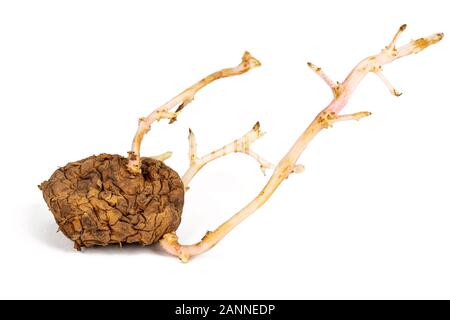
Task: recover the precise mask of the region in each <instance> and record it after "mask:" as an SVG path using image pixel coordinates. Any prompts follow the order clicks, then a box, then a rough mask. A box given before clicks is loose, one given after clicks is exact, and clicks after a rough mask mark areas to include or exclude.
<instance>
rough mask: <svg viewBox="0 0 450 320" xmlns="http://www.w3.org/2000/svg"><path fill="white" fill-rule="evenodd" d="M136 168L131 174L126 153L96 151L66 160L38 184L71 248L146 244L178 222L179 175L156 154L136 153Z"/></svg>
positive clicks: (181, 200) (181, 190) (180, 205)
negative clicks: (138, 162) (141, 155)
mask: <svg viewBox="0 0 450 320" xmlns="http://www.w3.org/2000/svg"><path fill="white" fill-rule="evenodd" d="M141 168H142V170H141V171H142V173H140V174H138V175H134V174H131V173H129V172H128V170H127V159H126V158H123V157H121V156H118V155H110V154H100V155H98V156H92V157H89V158H86V159H83V160H80V161H77V162H71V163H68V164H67V165H66V166H64V167H62V168H60V169H58V170H56V171H55V173H53V175H52V176H51V177H50V179H49V180H48V181H45V182H43V183H42V184H41V186H40V187H41V189H42V191H43V193H44V199H45V201H46V202H47V205H48V207H49V208H50V210H51V211H52V212H53V215H54V216H55V220H56V222H57V223H58V225H59V229H60V230H61V231H62V232H63V233H64V234H65V235H66V236H67V237H68V238H69V239H71V240H73V241H74V243H75V248H77V249H80V248H81V247H83V246H84V247H91V246H94V245H101V246H105V245H108V244H110V243H119V244H121V243H139V244H142V245H148V244H152V243H154V242H156V241H158V240H159V239H160V238H161V237H162V236H163V235H164V234H166V233H168V232H172V231H175V230H176V229H177V228H178V226H179V224H180V222H181V213H182V211H183V203H184V187H183V182H182V181H181V178H180V177H179V176H178V174H177V173H176V172H175V171H174V170H172V169H171V168H169V167H168V166H166V165H165V164H164V163H163V162H162V161H159V160H154V159H151V158H142V164H141Z"/></svg>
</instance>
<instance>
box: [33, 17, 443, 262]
mask: <svg viewBox="0 0 450 320" xmlns="http://www.w3.org/2000/svg"><path fill="white" fill-rule="evenodd" d="M405 29H406V25H402V26H401V27H400V28H399V29H398V31H397V33H396V34H395V36H394V37H393V39H392V41H391V42H390V43H389V45H388V46H386V47H385V48H383V49H382V50H381V52H380V53H378V54H376V55H372V56H369V57H367V58H366V59H363V60H362V61H361V62H359V63H358V64H357V65H356V66H355V67H354V68H353V70H352V71H351V72H350V73H349V75H348V76H347V78H346V79H345V80H344V81H343V82H341V83H339V82H334V81H332V80H331V79H330V78H329V77H328V76H327V75H326V74H325V73H324V71H323V70H322V68H319V67H317V66H315V65H314V64H312V63H308V66H309V67H310V68H311V69H312V70H313V71H314V72H315V73H317V75H318V76H319V77H321V78H322V79H323V80H324V81H325V83H326V84H327V85H328V86H329V87H330V88H331V90H332V93H333V96H334V98H333V99H332V101H331V102H330V103H329V104H328V106H326V107H325V108H324V109H322V110H321V111H320V112H319V113H318V114H317V116H316V117H315V118H314V119H313V121H312V122H311V123H310V124H309V125H308V127H307V128H306V129H305V131H303V132H302V133H301V134H300V136H299V137H298V138H297V140H296V141H295V142H294V143H293V145H292V147H291V148H290V149H289V150H288V152H287V153H286V154H285V155H284V156H283V158H282V159H281V160H280V161H279V162H278V164H276V165H273V164H271V163H269V162H268V161H266V160H264V159H263V158H262V157H261V156H259V155H258V154H256V153H255V152H254V151H253V150H251V148H250V147H251V144H252V143H253V142H254V141H255V140H257V139H258V138H260V137H261V136H262V135H263V132H262V131H261V129H260V125H259V122H257V123H256V124H255V125H254V126H253V127H252V129H251V130H250V131H249V132H247V133H246V134H245V135H243V136H242V137H241V138H239V139H237V140H234V141H233V142H231V143H229V144H227V145H225V146H223V147H222V148H219V149H217V150H214V151H213V152H211V153H208V154H206V155H204V156H202V157H199V156H198V155H197V142H196V138H195V135H194V133H193V132H192V130H189V168H188V170H187V171H186V172H185V173H184V174H183V176H182V178H180V177H179V176H178V174H177V173H176V172H175V171H174V170H172V169H171V168H169V167H168V166H166V165H165V164H164V163H163V161H164V160H165V159H167V158H168V157H170V153H165V154H163V155H161V156H159V157H153V158H148V157H141V155H140V147H141V143H142V139H143V137H144V136H145V134H146V133H147V132H148V131H149V130H150V127H151V125H152V124H153V122H155V121H159V120H161V119H168V120H169V123H173V122H174V121H175V120H176V119H177V116H178V115H179V114H180V113H181V111H182V110H184V108H185V107H186V105H187V104H189V103H190V102H192V100H193V99H194V96H195V94H196V93H197V91H199V90H200V89H202V88H203V87H205V86H206V85H208V84H209V83H211V82H213V81H215V80H217V79H220V78H225V77H230V76H235V75H240V74H243V73H245V72H247V71H249V70H250V69H252V68H255V67H258V66H260V62H259V61H258V60H257V59H255V58H253V57H252V56H251V55H250V53H248V52H245V53H244V56H243V57H242V62H241V63H240V64H239V65H238V66H236V67H234V68H226V69H222V70H220V71H217V72H214V73H212V74H210V75H209V76H207V77H205V78H204V79H202V80H200V81H199V82H197V83H196V84H194V85H193V86H191V87H190V88H188V89H186V90H185V91H183V92H182V93H180V94H179V95H177V96H176V97H174V98H173V99H171V100H170V101H168V102H167V103H165V104H164V105H162V106H161V107H159V108H157V109H155V110H154V111H153V112H152V113H150V114H149V115H148V116H147V117H145V118H141V119H139V126H138V130H137V131H136V134H135V136H134V138H133V142H132V149H131V151H130V152H128V159H127V158H124V157H121V156H119V155H109V154H100V155H98V156H91V157H89V158H86V159H84V160H80V161H77V162H71V163H69V164H67V165H66V166H64V167H62V168H60V169H58V170H56V171H55V172H54V173H53V175H52V176H51V177H50V179H49V180H48V181H45V182H43V183H42V184H41V186H40V188H41V189H42V191H43V194H44V199H45V201H46V202H47V205H48V207H49V208H50V210H51V211H52V213H53V215H54V217H55V220H56V222H57V223H58V225H59V228H60V230H61V231H62V232H63V233H64V234H65V235H66V236H67V237H68V238H70V239H71V240H73V241H74V243H75V247H76V248H77V249H80V248H81V247H83V246H85V247H90V246H94V245H102V246H105V245H108V244H113V243H116V244H117V243H118V244H121V243H139V244H142V245H149V244H152V243H155V242H157V241H159V243H160V244H161V246H162V247H163V249H164V250H165V251H166V252H168V253H169V254H172V255H174V256H177V257H178V258H180V259H181V260H182V261H184V262H186V261H188V260H189V258H190V257H192V256H195V255H198V254H201V253H203V252H205V251H207V250H209V249H211V248H212V247H213V246H215V245H216V244H217V243H218V242H219V241H220V240H221V239H223V238H224V237H225V236H226V235H227V234H228V233H229V232H230V231H231V230H233V229H234V228H235V227H236V226H237V225H239V223H241V222H242V221H243V220H244V219H246V218H247V217H249V216H250V215H251V214H252V213H253V212H255V211H256V210H257V209H258V208H259V207H261V206H262V205H263V204H264V203H265V202H266V201H267V200H268V199H269V198H270V196H271V195H272V194H273V193H274V192H275V190H276V189H277V188H278V186H279V185H280V184H281V183H282V182H283V181H284V180H285V179H286V178H287V177H289V175H290V174H292V173H301V172H302V171H303V170H304V167H303V165H301V164H298V163H297V161H298V159H299V157H300V156H301V154H302V153H303V151H304V150H305V149H306V147H307V146H308V144H309V143H310V142H311V141H312V139H313V138H314V137H315V136H316V135H317V134H318V133H319V132H320V131H322V130H323V129H327V128H330V127H332V125H333V124H335V123H337V122H343V121H347V120H359V119H361V118H365V117H367V116H369V115H370V114H371V113H370V112H367V111H363V112H356V113H352V114H340V112H341V111H342V110H343V108H344V107H345V106H346V105H347V103H348V101H349V99H350V97H351V95H352V94H353V92H354V91H355V89H356V88H357V86H358V84H359V83H360V82H361V80H362V79H363V78H364V77H365V76H366V75H367V74H368V73H375V74H376V75H377V76H378V77H379V78H380V79H381V80H382V81H383V82H384V83H385V85H386V86H387V88H388V89H389V91H390V92H391V93H392V94H393V95H394V96H400V95H401V93H399V92H398V91H397V90H396V89H395V88H394V87H393V86H392V84H391V83H390V82H389V81H388V80H387V78H386V77H385V76H384V75H383V74H382V73H381V71H382V67H383V66H384V65H387V64H388V63H390V62H392V61H394V60H396V59H398V58H402V57H405V56H408V55H410V54H413V53H418V52H420V51H422V50H423V49H425V48H427V47H428V46H430V45H433V44H435V43H437V42H439V41H440V40H441V39H442V38H443V34H442V33H436V34H432V35H430V36H428V37H424V38H419V39H417V40H412V41H411V42H409V43H408V44H406V45H403V46H401V47H398V48H397V47H396V42H397V40H398V38H399V36H400V34H401V33H402V32H403V31H404V30H405ZM171 110H175V111H171ZM235 152H241V153H244V154H247V155H249V156H250V157H252V158H254V159H255V160H256V161H257V162H258V163H259V165H260V168H261V170H262V171H263V172H265V170H266V169H273V173H272V175H271V177H270V178H269V180H268V181H267V183H266V185H265V186H264V187H263V189H262V190H261V191H260V192H259V193H258V195H256V196H255V198H254V199H253V200H251V201H250V202H249V203H248V204H247V205H246V206H244V207H243V208H242V209H241V210H240V211H239V212H237V213H236V214H235V215H233V216H232V217H231V218H230V219H228V220H227V221H226V222H224V223H223V224H222V225H220V226H219V227H218V228H217V229H215V230H214V231H212V232H209V231H208V232H207V233H206V235H205V236H204V237H203V238H202V239H201V240H200V241H199V242H198V243H196V244H192V245H182V244H180V243H179V242H178V237H177V235H176V233H175V231H176V230H177V228H178V226H179V224H180V221H181V214H182V211H183V203H184V192H185V191H186V190H188V188H189V183H190V181H191V180H192V178H193V177H194V176H195V175H196V174H197V173H198V171H199V170H200V169H202V168H203V167H204V166H205V165H206V164H207V163H209V162H211V161H213V160H215V159H217V158H219V157H222V156H225V155H227V154H231V153H235Z"/></svg>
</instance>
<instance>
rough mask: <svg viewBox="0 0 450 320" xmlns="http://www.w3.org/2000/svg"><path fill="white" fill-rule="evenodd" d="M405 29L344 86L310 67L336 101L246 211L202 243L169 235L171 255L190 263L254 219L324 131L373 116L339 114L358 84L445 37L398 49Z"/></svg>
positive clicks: (166, 242)
mask: <svg viewBox="0 0 450 320" xmlns="http://www.w3.org/2000/svg"><path fill="white" fill-rule="evenodd" d="M405 28H406V25H402V26H401V27H400V28H399V30H398V31H397V33H396V34H395V36H394V38H393V39H392V41H391V42H390V44H389V45H388V46H387V47H385V48H384V49H383V50H382V51H381V52H380V53H379V54H377V55H373V56H370V57H368V58H366V59H364V60H362V61H361V62H360V63H358V64H357V65H356V67H355V68H354V69H353V70H352V71H351V72H350V74H349V75H348V76H347V78H346V79H345V80H344V81H343V82H342V83H337V82H336V83H334V82H333V81H331V80H330V78H328V76H326V75H325V73H324V72H323V71H322V69H320V68H318V67H316V66H314V65H313V64H312V63H309V64H308V65H309V67H310V68H311V69H313V70H314V71H315V72H316V73H317V74H318V75H319V76H320V77H321V78H322V79H323V80H324V81H325V82H326V83H327V84H328V85H329V86H330V87H331V89H332V90H333V94H334V99H333V100H332V101H331V102H330V104H329V105H328V106H327V107H325V108H324V109H323V110H322V111H320V112H319V113H318V115H317V116H316V117H315V118H314V120H313V121H312V122H311V123H310V124H309V126H308V127H307V128H306V130H305V131H304V132H303V133H302V134H301V135H300V136H299V138H298V139H297V140H296V141H295V143H294V144H293V145H292V147H291V148H290V150H289V151H288V152H287V153H286V155H285V156H284V157H283V158H282V159H281V160H280V162H279V163H278V164H277V165H276V167H275V169H274V171H273V174H272V176H271V177H270V179H269V181H268V182H267V184H266V185H265V186H264V187H263V189H262V190H261V191H260V192H259V194H258V195H257V196H256V197H255V198H254V199H253V200H252V201H250V202H249V203H248V204H247V205H246V206H245V207H244V208H242V209H241V210H240V211H239V212H237V213H236V214H235V215H233V216H232V217H231V218H230V219H229V220H227V221H226V222H224V223H223V224H222V225H220V226H219V227H218V228H217V229H216V230H214V231H212V232H207V233H206V235H205V236H204V237H203V238H202V239H201V240H200V241H199V242H198V243H196V244H193V245H182V244H180V243H179V242H178V237H177V235H176V234H175V233H168V234H166V235H165V236H164V237H163V238H162V239H161V240H160V244H161V245H162V247H163V248H164V249H165V250H166V251H167V252H168V253H170V254H172V255H174V256H177V257H178V258H180V259H181V260H182V261H184V262H186V261H188V260H189V258H190V257H192V256H195V255H198V254H201V253H203V252H205V251H207V250H209V249H211V248H212V247H213V246H214V245H216V244H217V243H218V242H219V241H220V240H221V239H222V238H223V237H225V236H226V235H227V234H228V233H229V232H230V231H231V230H232V229H233V228H235V227H236V226H237V225H238V224H239V223H240V222H242V221H243V220H244V219H246V218H247V217H248V216H250V215H251V214H252V213H253V212H254V211H255V210H256V209H258V208H259V207H261V206H262V205H263V204H264V203H265V202H266V201H267V200H268V199H269V198H270V196H271V195H272V194H273V193H274V192H275V190H276V189H277V188H278V186H279V185H280V184H281V183H282V182H283V181H284V179H286V178H287V177H288V176H289V175H290V174H291V173H293V172H297V170H298V168H299V167H301V166H299V165H297V161H298V159H299V157H300V155H301V154H302V152H303V151H304V150H305V148H306V147H307V146H308V144H309V143H310V142H311V140H312V139H313V138H314V137H315V136H316V135H317V134H318V133H319V132H320V131H321V130H322V129H326V128H329V127H331V126H332V125H333V124H334V123H336V122H340V121H347V120H359V119H361V118H363V117H366V116H368V115H370V113H369V112H357V113H353V114H344V115H340V114H339V113H340V112H341V111H342V109H343V108H344V107H345V106H346V104H347V102H348V100H349V99H350V97H351V95H352V93H353V92H354V91H355V89H356V87H357V86H358V84H359V83H360V82H361V80H362V79H363V78H364V77H365V76H366V75H367V74H368V73H369V72H373V73H376V74H378V75H379V76H380V72H381V69H382V67H383V66H384V65H386V64H388V63H390V62H392V61H394V60H396V59H398V58H402V57H405V56H407V55H410V54H413V53H418V52H420V51H422V50H423V49H425V48H427V47H428V46H430V45H432V44H435V43H437V42H439V41H440V40H441V39H442V38H443V34H442V33H437V34H433V35H430V36H428V37H424V38H420V39H416V40H412V41H411V42H409V43H408V44H406V45H404V46H401V47H399V48H396V46H395V44H396V42H397V40H398V38H399V36H400V34H401V33H402V32H403V31H404V30H405ZM380 78H381V79H382V80H383V82H384V83H385V84H386V85H387V87H388V89H389V90H390V91H391V92H392V93H393V94H394V95H397V96H398V95H399V94H398V92H397V91H396V90H395V89H393V87H392V85H390V83H389V82H388V81H387V79H386V78H384V76H381V77H380Z"/></svg>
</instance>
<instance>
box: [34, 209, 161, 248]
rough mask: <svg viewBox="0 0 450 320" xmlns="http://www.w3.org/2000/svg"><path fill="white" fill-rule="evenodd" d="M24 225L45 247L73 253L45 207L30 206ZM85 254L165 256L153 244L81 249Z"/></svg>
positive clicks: (70, 243)
mask: <svg viewBox="0 0 450 320" xmlns="http://www.w3.org/2000/svg"><path fill="white" fill-rule="evenodd" d="M25 221H26V223H25V225H26V228H27V230H28V232H29V234H30V235H32V237H33V238H34V239H36V240H37V241H39V242H41V243H43V244H45V245H46V246H48V247H50V248H53V249H57V250H61V251H66V252H75V251H76V250H75V249H74V248H73V242H72V241H71V240H69V239H68V238H67V237H66V236H65V235H64V234H63V233H62V232H57V230H58V225H57V224H56V222H55V220H54V219H53V216H52V213H51V212H50V211H49V210H46V208H45V207H43V206H41V205H38V204H35V205H32V206H30V208H29V210H28V214H27V217H25ZM81 252H83V253H87V254H125V255H139V254H149V253H151V254H155V255H161V256H166V255H167V254H166V253H165V252H164V251H163V249H162V248H161V246H159V245H158V244H153V245H150V246H145V247H144V246H142V245H138V244H123V245H122V246H119V245H118V244H111V245H108V246H106V247H102V246H96V247H91V248H83V249H82V250H81Z"/></svg>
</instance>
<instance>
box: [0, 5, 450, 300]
mask: <svg viewBox="0 0 450 320" xmlns="http://www.w3.org/2000/svg"><path fill="white" fill-rule="evenodd" d="M445 5H446V1H431V0H429V1H426V2H423V1H404V2H403V1H386V2H384V1H377V2H373V1H372V2H368V3H363V2H362V1H329V2H324V1H308V2H306V1H273V2H266V1H222V2H218V1H179V2H175V1H160V2H156V1H155V2H150V1H92V0H90V1H28V2H27V1H2V2H1V3H0V110H1V113H2V116H1V126H0V130H1V135H0V136H1V139H2V140H1V141H2V142H1V144H2V157H1V160H0V161H1V163H0V170H1V172H0V173H1V182H2V183H1V184H0V197H1V199H2V201H1V203H2V206H1V209H0V216H1V220H0V225H1V233H0V240H1V243H2V248H1V251H0V298H148V299H171V298H183V299H184V298H185V299H189V298H191V299H197V298H235V299H240V298H255V299H259V298H288V299H291V298H297V299H298V298H308V299H315V298H343V299H347V298H363V299H365V298H388V299H390V298H450V272H449V270H450V256H449V252H450V251H449V244H450V228H449V227H450V216H449V214H450V210H449V207H450V206H449V195H448V191H449V183H450V182H449V181H450V166H449V163H450V156H449V142H448V138H449V136H450V128H449V125H448V123H449V118H450V112H449V102H448V85H449V84H448V72H449V60H448V56H449V54H450V51H449V40H448V38H444V40H443V41H442V42H441V43H439V44H437V45H435V46H433V47H431V48H428V49H427V50H426V51H424V52H422V53H420V54H419V55H415V56H412V57H407V58H404V59H401V60H398V61H396V62H394V63H393V64H392V65H388V66H386V67H385V68H384V69H385V75H386V76H387V77H388V78H389V79H390V81H391V82H392V83H393V84H394V86H396V88H397V89H398V90H399V91H401V92H403V93H404V94H403V95H402V96H401V97H400V98H396V97H393V96H391V95H390V94H389V92H388V90H387V89H386V87H385V86H384V85H383V84H382V83H381V81H379V79H378V78H377V77H375V76H374V75H369V76H368V77H367V78H366V79H365V80H364V81H363V83H362V84H361V86H360V87H359V88H358V90H357V92H356V93H355V95H354V96H353V98H352V100H351V102H350V104H349V106H348V108H347V109H346V110H347V111H348V112H356V111H363V110H369V111H372V112H373V116H372V117H370V118H368V119H364V120H361V121H360V122H347V123H340V124H336V125H335V126H334V128H332V129H329V130H326V131H324V132H322V133H321V134H320V135H319V136H318V137H317V138H316V139H315V140H314V141H313V143H312V144H311V145H310V147H308V149H307V150H306V152H305V153H304V154H303V155H302V157H301V163H302V164H304V165H305V167H306V171H305V172H304V173H303V174H301V175H298V176H291V177H290V178H289V179H288V180H287V181H285V182H284V183H283V184H282V185H281V187H280V188H279V189H278V190H277V192H276V193H275V194H274V196H273V197H272V198H271V199H270V200H269V202H268V203H267V204H266V205H265V206H264V207H262V208H261V209H260V210H258V211H257V212H256V213H255V214H254V215H253V216H251V217H250V218H249V219H248V220H246V221H245V222H244V223H242V224H241V225H240V226H239V227H238V228H237V229H235V230H234V231H233V232H232V233H231V234H229V235H228V236H227V237H226V238H225V239H224V240H223V241H222V242H221V243H220V244H218V245H217V246H216V247H215V248H214V249H212V250H211V251H209V252H207V253H206V254H204V255H202V256H199V257H197V258H195V259H193V260H192V261H191V262H190V263H188V264H182V263H181V262H179V261H178V260H177V259H175V258H173V257H170V256H168V255H166V254H164V253H163V252H162V251H161V250H160V249H159V248H158V246H157V245H156V246H153V247H147V248H139V247H126V248H122V249H120V248H119V247H116V246H114V247H108V248H95V249H89V250H84V251H83V252H82V253H79V252H76V251H75V250H73V248H72V243H71V242H70V241H69V240H68V239H66V238H65V237H64V236H63V235H62V234H61V233H56V229H57V226H56V224H55V222H54V220H53V217H52V215H51V213H50V212H49V211H48V209H47V207H46V205H45V203H44V200H43V199H42V194H41V192H40V191H39V190H38V188H37V185H38V184H39V183H41V182H42V181H43V180H45V179H48V177H49V176H50V175H51V173H52V172H53V171H54V170H55V169H56V168H57V167H58V166H63V165H65V164H66V163H67V162H70V161H75V160H78V159H82V158H85V157H87V156H89V155H92V154H98V153H101V152H107V153H120V154H123V155H125V154H126V152H127V151H128V150H129V148H130V144H131V140H132V137H133V134H134V132H135V129H136V125H137V118H138V117H139V116H144V115H146V114H148V113H149V112H150V111H151V110H152V109H153V108H155V107H157V106H159V105H161V104H162V103H164V102H165V101H166V100H168V99H169V98H171V97H172V96H174V95H176V94H178V93H179V92H180V91H181V90H183V89H185V88H186V87H188V86H189V85H191V84H193V83H194V82H196V81H197V80H199V79H200V78H201V77H203V76H205V75H207V74H209V73H210V72H213V71H216V70H218V69H220V68H223V67H230V66H234V65H236V64H238V63H239V62H240V58H241V55H242V53H243V52H244V51H245V50H249V51H250V52H251V53H252V54H253V55H254V56H255V57H257V58H258V59H260V60H261V62H262V64H263V66H262V67H261V68H258V69H255V70H252V71H251V72H249V73H247V74H245V75H243V76H240V77H234V78H229V79H222V80H219V81H217V82H215V83H214V84H212V85H210V86H208V87H207V88H206V89H204V90H202V91H201V92H199V94H198V95H197V97H196V100H195V101H194V102H193V103H192V104H191V105H189V106H188V107H187V108H186V109H185V110H184V111H183V113H182V114H181V115H180V117H179V121H178V122H177V123H176V124H174V125H171V126H168V125H167V124H166V123H160V124H157V125H155V126H153V129H152V131H151V133H150V134H149V135H148V136H147V137H146V139H145V140H144V143H143V154H145V155H153V154H158V153H162V152H164V151H167V150H172V151H174V156H173V158H171V159H170V160H169V161H168V162H167V163H168V164H169V165H170V166H172V167H173V168H175V169H176V170H177V171H178V172H180V173H182V172H183V171H184V170H185V169H186V167H187V164H188V161H187V148H188V144H187V132H188V128H189V127H190V128H192V129H193V130H194V132H195V133H196V136H197V140H198V143H199V153H200V154H204V153H206V152H209V151H211V150H212V149H214V148H217V147H220V146H221V145H223V144H225V143H228V142H230V141H231V140H233V139H234V138H237V137H239V136H241V135H242V134H243V133H245V132H247V131H248V130H249V129H250V128H251V127H252V125H253V124H254V123H255V122H256V121H257V120H259V121H260V122H261V125H262V128H263V130H264V131H266V132H267V135H266V136H265V137H263V138H262V139H261V140H259V141H257V142H256V143H255V145H254V149H255V150H256V151H257V152H259V153H260V154H262V155H263V156H264V157H266V158H268V159H270V160H271V161H274V162H276V161H278V160H279V159H280V158H281V157H282V156H283V154H284V153H285V152H286V151H287V150H288V148H289V147H290V145H291V144H292V143H293V142H294V141H295V139H296V138H297V136H298V135H299V134H300V133H301V131H302V130H303V129H304V128H305V127H306V125H307V124H308V123H309V121H311V120H312V118H313V117H314V116H315V114H316V113H317V112H318V111H319V110H320V109H322V108H323V107H324V106H325V105H326V104H327V103H328V102H329V101H330V99H331V98H332V96H331V92H330V90H329V89H328V88H327V87H326V85H325V84H324V83H323V82H322V81H321V80H320V79H319V78H318V77H317V76H316V75H315V74H314V73H313V72H311V70H309V69H308V68H307V66H306V62H307V61H312V62H314V63H315V64H317V65H319V66H321V67H322V68H323V69H324V70H325V72H326V73H327V74H328V75H329V76H330V77H331V78H333V79H335V80H343V79H344V78H345V76H346V75H347V73H348V72H349V71H350V70H351V68H352V67H353V66H354V65H355V64H356V63H357V62H358V61H359V60H360V59H362V58H364V57H366V56H368V55H370V54H375V53H377V52H379V50H380V49H381V48H383V47H384V46H385V45H387V44H388V43H389V41H390V40H391V38H392V36H393V34H394V32H395V31H396V30H397V28H398V27H399V26H400V25H401V24H402V23H408V25H409V27H408V29H407V30H406V32H405V34H404V35H403V36H402V38H401V40H400V44H402V43H406V42H407V41H409V40H410V39H412V38H417V37H421V36H426V35H429V34H431V33H434V32H444V33H445V32H447V33H448V31H449V27H450V23H449V19H448V11H447V10H445V8H444V7H445ZM267 178H268V177H264V176H262V175H261V173H260V171H259V169H258V166H257V165H256V164H255V162H254V161H253V160H252V159H250V158H247V157H246V156H244V155H231V156H228V157H226V158H222V159H220V160H218V161H217V162H215V163H212V164H210V165H208V166H207V167H206V168H205V169H204V170H203V171H201V172H200V174H199V175H198V176H197V177H196V178H195V179H194V180H193V182H192V185H191V190H190V191H189V192H188V193H187V196H186V205H185V208H184V210H185V211H184V214H183V222H182V225H181V226H180V228H179V231H178V234H179V236H180V238H181V240H182V241H183V242H184V243H192V242H195V241H197V240H199V238H201V237H202V236H203V234H204V232H205V231H206V230H208V229H209V230H211V229H214V228H215V227H216V226H217V225H218V224H220V223H221V222H223V221H224V220H225V219H226V218H228V217H230V216H231V215H232V214H233V213H235V212H236V211H237V210H238V209H240V208H241V207H242V206H243V205H245V204H246V203H247V202H248V201H250V200H251V199H252V198H253V197H254V196H255V195H256V194H257V193H258V192H259V190H260V188H262V186H263V185H264V183H265V181H266V180H267Z"/></svg>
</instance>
